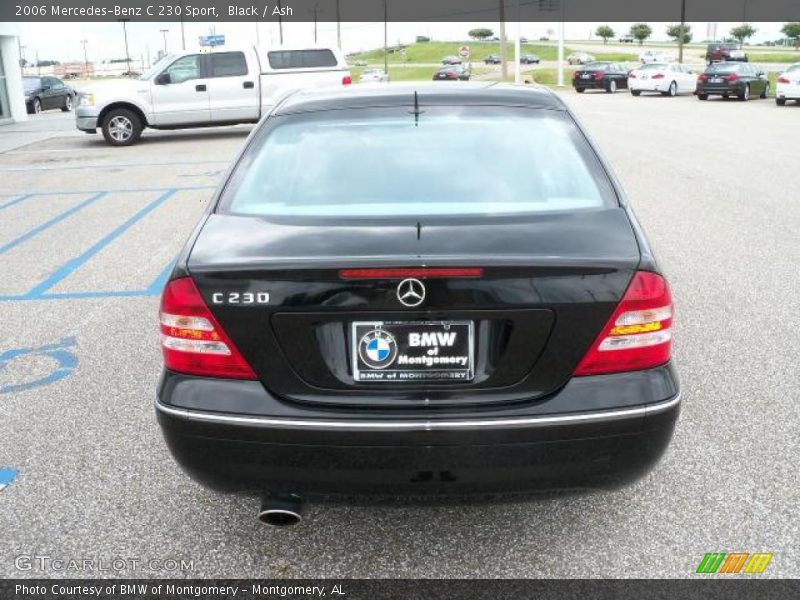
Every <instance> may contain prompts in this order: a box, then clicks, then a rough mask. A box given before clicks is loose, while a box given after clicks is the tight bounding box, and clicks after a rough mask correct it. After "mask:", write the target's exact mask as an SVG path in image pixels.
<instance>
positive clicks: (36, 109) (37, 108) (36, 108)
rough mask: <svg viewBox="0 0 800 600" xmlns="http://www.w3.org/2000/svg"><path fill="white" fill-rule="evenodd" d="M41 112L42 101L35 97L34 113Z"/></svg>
mask: <svg viewBox="0 0 800 600" xmlns="http://www.w3.org/2000/svg"><path fill="white" fill-rule="evenodd" d="M40 112H42V101H41V100H39V98H34V99H33V112H32V114H34V115H38V114H39V113H40Z"/></svg>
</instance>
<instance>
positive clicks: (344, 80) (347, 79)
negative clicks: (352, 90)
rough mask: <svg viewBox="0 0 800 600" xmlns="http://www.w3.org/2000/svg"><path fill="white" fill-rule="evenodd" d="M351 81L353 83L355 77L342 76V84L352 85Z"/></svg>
mask: <svg viewBox="0 0 800 600" xmlns="http://www.w3.org/2000/svg"><path fill="white" fill-rule="evenodd" d="M351 83H353V78H352V77H350V75H345V76H344V77H342V85H350V84H351Z"/></svg>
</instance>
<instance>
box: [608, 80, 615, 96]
mask: <svg viewBox="0 0 800 600" xmlns="http://www.w3.org/2000/svg"><path fill="white" fill-rule="evenodd" d="M616 91H617V82H616V81H614V80H613V79H612V80H611V81H609V82H608V85H607V86H606V93H607V94H613V93H614V92H616Z"/></svg>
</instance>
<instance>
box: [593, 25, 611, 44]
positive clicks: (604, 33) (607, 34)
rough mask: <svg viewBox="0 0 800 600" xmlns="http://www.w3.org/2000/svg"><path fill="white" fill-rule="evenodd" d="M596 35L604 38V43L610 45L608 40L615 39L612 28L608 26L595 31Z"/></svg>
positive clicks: (601, 26) (602, 26)
mask: <svg viewBox="0 0 800 600" xmlns="http://www.w3.org/2000/svg"><path fill="white" fill-rule="evenodd" d="M594 34H595V35H596V36H597V37H601V38H603V43H604V44H607V43H608V38H613V37H614V30H613V29H611V27H609V26H608V25H600V27H598V28H597V29H596V30H595V32H594Z"/></svg>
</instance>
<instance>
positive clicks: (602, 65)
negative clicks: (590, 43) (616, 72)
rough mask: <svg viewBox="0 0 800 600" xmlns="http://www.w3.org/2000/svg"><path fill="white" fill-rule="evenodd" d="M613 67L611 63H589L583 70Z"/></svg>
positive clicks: (599, 69)
mask: <svg viewBox="0 0 800 600" xmlns="http://www.w3.org/2000/svg"><path fill="white" fill-rule="evenodd" d="M610 67H611V63H589V64H588V65H586V66H585V67H583V68H582V69H581V71H606V70H607V69H609V68H610Z"/></svg>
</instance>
